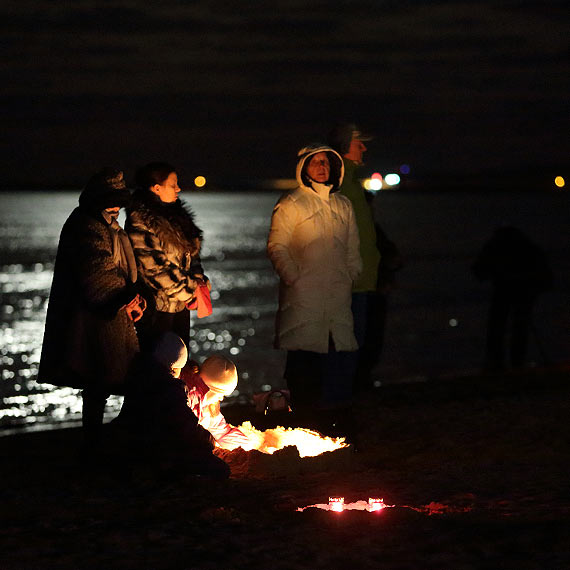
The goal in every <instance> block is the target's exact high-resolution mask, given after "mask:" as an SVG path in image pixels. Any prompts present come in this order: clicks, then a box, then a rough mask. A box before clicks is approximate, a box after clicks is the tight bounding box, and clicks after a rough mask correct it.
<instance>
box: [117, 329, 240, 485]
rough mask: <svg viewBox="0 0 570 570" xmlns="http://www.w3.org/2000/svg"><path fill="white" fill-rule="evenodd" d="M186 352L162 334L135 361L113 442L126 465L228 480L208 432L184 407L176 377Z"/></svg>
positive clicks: (180, 382) (178, 340)
mask: <svg viewBox="0 0 570 570" xmlns="http://www.w3.org/2000/svg"><path fill="white" fill-rule="evenodd" d="M187 358H188V351H187V349H186V346H185V345H184V342H183V341H182V339H181V338H180V337H178V336H177V335H176V334H174V333H173V332H166V333H164V334H163V335H162V336H160V337H159V339H158V341H157V342H156V343H155V344H154V345H153V349H152V351H151V352H142V353H140V355H139V356H138V358H137V359H136V360H135V364H134V366H133V368H132V374H131V375H130V377H129V380H128V382H127V386H126V389H125V400H124V403H123V407H122V408H121V413H120V414H119V416H118V417H117V418H116V419H115V420H113V422H112V426H111V427H112V430H114V440H115V441H116V442H117V443H118V444H119V447H120V448H121V453H122V455H123V457H124V459H125V460H126V461H127V462H131V463H133V464H137V463H142V464H147V465H151V466H152V465H154V466H156V467H157V469H159V470H160V469H162V470H163V471H164V472H165V473H168V472H173V471H179V472H180V473H183V474H186V475H202V476H207V477H210V478H214V479H226V478H227V477H229V474H230V470H229V467H228V466H227V464H226V463H225V462H224V461H222V460H221V459H219V458H218V457H216V456H215V455H214V454H213V453H212V451H213V443H212V441H211V437H210V434H209V433H208V432H207V431H206V430H205V429H203V428H202V427H201V426H200V425H199V424H198V418H197V417H196V415H195V414H194V412H193V411H192V409H191V408H190V407H188V403H187V393H186V387H185V383H184V381H183V380H181V379H180V375H181V372H182V369H183V367H184V366H185V365H186V362H187Z"/></svg>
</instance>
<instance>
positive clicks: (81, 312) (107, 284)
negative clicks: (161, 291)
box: [38, 207, 138, 394]
mask: <svg viewBox="0 0 570 570" xmlns="http://www.w3.org/2000/svg"><path fill="white" fill-rule="evenodd" d="M110 231H112V230H110V228H109V225H108V224H107V222H106V221H105V220H104V218H103V217H102V216H101V214H96V213H91V212H90V211H88V210H86V209H83V208H81V207H79V208H76V209H75V210H74V211H73V212H72V213H71V215H70V216H69V218H68V219H67V221H66V222H65V224H64V226H63V229H62V231H61V236H60V241H59V246H58V250H57V257H56V261H55V268H54V276H53V283H52V288H51V293H50V297H49V306H48V311H47V317H46V326H45V333H44V341H43V346H42V355H41V360H40V367H39V374H38V381H39V382H45V383H49V384H55V385H57V386H71V387H74V388H93V387H101V388H102V389H104V390H107V391H108V392H109V393H112V394H122V393H123V383H124V381H125V377H126V373H127V370H128V367H129V365H130V363H131V361H132V358H133V356H134V355H135V354H136V353H137V352H138V341H137V336H136V332H135V328H134V325H133V323H132V321H131V320H130V319H129V317H128V315H127V313H126V311H125V309H124V305H125V304H126V303H128V302H129V301H131V300H132V299H133V297H134V296H135V286H134V284H133V283H131V282H130V280H129V278H128V277H127V275H125V273H124V272H123V271H122V270H121V269H120V268H119V267H118V266H117V265H116V263H115V261H114V257H113V239H112V235H111V233H110Z"/></svg>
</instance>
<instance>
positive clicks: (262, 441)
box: [238, 422, 349, 457]
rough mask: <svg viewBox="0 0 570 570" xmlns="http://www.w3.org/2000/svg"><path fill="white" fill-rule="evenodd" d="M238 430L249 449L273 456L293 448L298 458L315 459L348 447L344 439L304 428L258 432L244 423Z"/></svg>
mask: <svg viewBox="0 0 570 570" xmlns="http://www.w3.org/2000/svg"><path fill="white" fill-rule="evenodd" d="M238 427H239V429H240V430H241V431H242V432H243V433H244V434H245V435H247V436H248V438H249V439H250V441H251V448H250V449H256V450H258V451H261V452H262V453H268V454H273V453H275V452H276V451H278V450H280V449H283V448H284V447H288V446H294V447H296V448H297V450H298V452H299V456H300V457H315V456H316V455H320V454H321V453H325V452H327V451H336V450H337V449H342V448H344V447H348V445H349V444H348V443H346V442H345V439H344V437H339V438H333V437H326V436H323V435H321V434H320V433H319V432H316V431H312V430H310V429H305V428H284V427H281V426H278V427H276V428H272V429H267V430H265V431H260V430H258V429H256V428H254V427H253V425H252V424H251V422H244V423H243V424H241V425H240V426H238Z"/></svg>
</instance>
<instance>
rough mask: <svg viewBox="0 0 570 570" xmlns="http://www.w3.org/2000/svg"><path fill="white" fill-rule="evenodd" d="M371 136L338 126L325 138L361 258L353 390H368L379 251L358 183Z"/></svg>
mask: <svg viewBox="0 0 570 570" xmlns="http://www.w3.org/2000/svg"><path fill="white" fill-rule="evenodd" d="M371 138H372V137H370V136H367V135H364V134H363V133H362V132H361V131H360V129H359V128H358V127H357V126H356V125H355V124H353V123H340V124H338V125H336V126H335V127H334V128H333V129H332V130H331V132H330V133H329V135H328V143H329V144H330V146H331V147H332V148H334V149H335V150H336V151H337V152H338V153H339V154H340V155H341V156H342V159H343V162H344V172H345V175H344V180H343V182H342V185H341V187H340V193H341V194H344V195H345V196H346V197H347V198H348V199H349V200H350V202H351V203H352V207H353V209H354V215H355V219H356V225H357V226H358V235H359V238H360V257H361V258H362V272H361V273H360V276H359V277H358V279H357V280H356V281H354V283H353V287H352V313H353V317H354V334H355V336H356V340H357V342H358V346H359V350H358V365H357V372H356V378H355V389H356V391H360V390H362V389H364V388H367V387H370V385H371V380H370V371H369V367H368V366H366V365H365V362H366V361H367V360H368V359H366V357H365V354H364V352H365V349H364V347H365V346H367V345H368V344H369V343H367V342H366V337H367V330H368V331H370V329H371V327H370V326H369V325H370V324H372V323H368V325H367V321H368V319H369V316H370V315H371V310H370V309H371V306H372V304H373V302H374V296H375V295H376V291H377V282H378V266H379V264H380V251H379V250H378V246H377V236H376V229H375V227H374V217H373V214H372V209H371V207H370V205H369V203H368V201H367V199H366V195H365V190H364V188H363V186H362V184H361V183H360V180H359V170H360V168H361V166H362V164H363V160H362V158H363V154H364V152H366V150H367V149H366V145H365V144H364V143H365V142H366V141H369V140H371Z"/></svg>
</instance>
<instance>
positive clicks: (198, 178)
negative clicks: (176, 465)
mask: <svg viewBox="0 0 570 570" xmlns="http://www.w3.org/2000/svg"><path fill="white" fill-rule="evenodd" d="M194 184H195V186H196V187H197V188H202V187H203V186H206V179H205V178H204V177H203V176H196V178H194Z"/></svg>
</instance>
